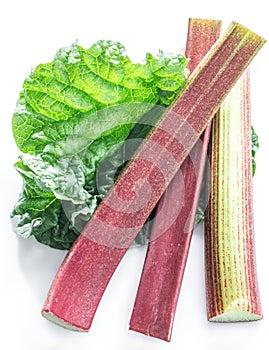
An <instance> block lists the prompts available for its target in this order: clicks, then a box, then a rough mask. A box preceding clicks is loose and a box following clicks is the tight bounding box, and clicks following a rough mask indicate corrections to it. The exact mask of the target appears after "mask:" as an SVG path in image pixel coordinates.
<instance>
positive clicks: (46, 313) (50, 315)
mask: <svg viewBox="0 0 269 350" xmlns="http://www.w3.org/2000/svg"><path fill="white" fill-rule="evenodd" d="M41 313H42V316H43V317H44V318H46V319H47V320H48V321H51V322H53V323H55V324H56V325H57V326H61V327H63V328H66V329H68V330H70V331H75V332H87V331H88V329H82V328H79V327H76V326H75V325H72V324H70V323H68V322H64V321H63V320H62V319H60V318H59V317H57V316H56V315H54V314H53V313H51V312H49V311H45V310H42V312H41Z"/></svg>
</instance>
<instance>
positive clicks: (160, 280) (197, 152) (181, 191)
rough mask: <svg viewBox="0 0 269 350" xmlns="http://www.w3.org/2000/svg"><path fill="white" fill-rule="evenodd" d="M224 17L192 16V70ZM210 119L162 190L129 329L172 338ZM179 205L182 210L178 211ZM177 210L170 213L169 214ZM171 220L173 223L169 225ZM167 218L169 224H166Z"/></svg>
mask: <svg viewBox="0 0 269 350" xmlns="http://www.w3.org/2000/svg"><path fill="white" fill-rule="evenodd" d="M220 30H221V22H220V21H213V20H201V19H190V20H189V28H188V35H187V44H186V52H185V55H186V57H188V58H189V59H190V62H189V66H188V67H189V69H190V71H191V72H192V71H193V70H194V69H195V68H196V66H197V65H198V64H199V63H200V61H201V60H202V58H203V57H204V56H205V55H206V54H207V52H208V51H209V50H210V48H211V47H212V45H213V44H214V43H215V41H216V40H217V39H218V37H219V35H220ZM210 130H211V123H210V124H209V125H208V126H207V128H206V130H205V132H204V133H203V135H202V136H201V139H200V140H198V142H197V143H196V145H195V146H194V148H193V149H192V151H191V153H190V155H189V156H188V157H187V158H186V159H185V161H184V163H183V164H182V166H181V168H180V170H179V172H178V173H177V174H176V176H175V177H174V179H173V180H172V182H171V183H170V185H169V186H168V188H167V190H166V192H165V194H164V195H163V196H162V198H161V200H160V202H159V204H158V208H157V213H156V217H155V220H154V223H153V227H152V232H151V241H150V243H149V246H148V251H147V255H146V260H145V263H144V268H143V272H142V276H141V279H140V284H139V288H138V291H137V295H136V300H135V304H134V309H133V313H132V316H131V320H130V329H131V330H134V331H138V332H141V333H143V334H146V335H149V336H152V337H156V338H160V339H162V340H166V341H170V339H171V332H172V327H173V320H174V316H175V312H176V305H177V301H178V296H179V293H180V288H181V284H182V279H183V275H184V270H185V265H186V261H187V256H188V251H189V246H190V242H191V236H192V231H193V227H194V222H195V215H196V210H197V206H198V201H199V194H200V190H201V184H202V178H203V173H204V167H205V161H206V155H207V146H208V141H209V137H210ZM175 208H178V209H179V211H178V212H177V213H176V215H175ZM171 214H172V215H173V216H174V217H171V219H169V224H166V223H167V222H168V220H167V216H169V215H171ZM170 223H172V225H171V226H170ZM165 224H166V225H165Z"/></svg>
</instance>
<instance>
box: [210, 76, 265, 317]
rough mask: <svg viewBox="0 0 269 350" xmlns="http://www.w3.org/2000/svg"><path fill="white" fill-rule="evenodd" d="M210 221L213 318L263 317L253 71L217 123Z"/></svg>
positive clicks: (230, 97) (228, 100) (239, 85)
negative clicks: (255, 186)
mask: <svg viewBox="0 0 269 350" xmlns="http://www.w3.org/2000/svg"><path fill="white" fill-rule="evenodd" d="M210 158H211V174H210V181H209V191H210V198H209V204H208V209H207V212H206V220H205V265H206V290H207V314H208V319H209V320H210V321H219V322H231V321H252V320H259V319H261V318H262V311H261V305H260V297H259V292H258V284H257V274H256V267H255V252H254V230H253V208H252V166H251V163H252V155H251V124H250V89H249V72H248V71H247V72H246V73H245V74H244V75H243V76H242V78H241V79H240V80H239V82H238V83H237V84H236V85H235V87H234V88H233V89H232V91H231V92H230V94H229V95H228V97H227V98H226V99H225V101H224V102H223V104H222V106H221V108H220V110H219V112H218V113H217V116H216V118H215V119H214V121H213V127H212V140H211V146H210Z"/></svg>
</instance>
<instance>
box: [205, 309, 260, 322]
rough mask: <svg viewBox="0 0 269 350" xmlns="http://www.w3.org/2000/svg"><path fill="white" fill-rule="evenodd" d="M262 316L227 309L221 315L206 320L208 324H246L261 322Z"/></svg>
mask: <svg viewBox="0 0 269 350" xmlns="http://www.w3.org/2000/svg"><path fill="white" fill-rule="evenodd" d="M262 318H263V316H262V315H261V314H258V313H252V312H249V311H245V310H240V308H237V309H233V310H229V308H227V310H226V311H224V312H223V313H222V314H220V315H217V316H214V317H211V318H209V319H208V321H210V322H248V321H258V320H261V319H262Z"/></svg>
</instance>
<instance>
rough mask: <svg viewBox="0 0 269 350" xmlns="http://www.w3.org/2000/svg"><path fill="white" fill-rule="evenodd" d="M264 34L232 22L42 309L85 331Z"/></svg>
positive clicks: (90, 226) (88, 230)
mask: <svg viewBox="0 0 269 350" xmlns="http://www.w3.org/2000/svg"><path fill="white" fill-rule="evenodd" d="M263 44H264V39H262V38H261V37H259V36H258V35H256V34H255V33H253V32H251V31H250V30H248V29H247V28H245V27H243V26H241V25H240V24H238V23H232V24H231V26H230V27H229V28H228V30H227V31H226V33H225V34H224V35H223V37H222V39H221V40H220V41H219V42H218V44H217V45H216V46H214V48H213V49H212V50H211V51H210V53H209V55H207V56H206V58H205V59H204V60H203V61H202V64H201V66H199V67H198V68H197V69H196V70H195V72H194V73H193V74H192V75H191V77H190V78H189V80H188V82H187V83H186V85H185V88H184V89H183V90H182V91H181V92H180V94H179V96H178V97H177V98H176V99H175V101H174V102H173V103H172V105H171V106H170V107H169V108H168V109H167V111H166V112H165V113H164V114H163V115H162V116H161V118H160V121H159V122H158V124H157V125H156V127H155V128H154V129H153V131H152V132H151V133H150V135H149V136H148V137H147V138H146V140H145V141H144V142H143V143H142V145H141V146H140V148H139V149H138V151H137V153H136V154H135V156H134V158H133V159H132V160H131V161H130V162H129V163H128V165H127V166H126V168H125V169H124V170H123V171H122V173H121V175H120V176H119V178H118V180H117V181H116V183H115V184H114V186H113V187H112V188H111V190H110V191H109V193H108V194H107V196H106V197H105V198H104V200H103V202H102V203H101V204H100V205H99V207H98V208H97V210H96V211H95V213H94V215H93V216H92V218H91V219H90V221H89V222H88V223H87V225H86V227H85V229H84V230H83V231H82V232H81V235H80V236H79V238H78V239H77V240H76V242H75V243H74V245H73V246H72V248H71V250H70V251H69V253H68V254H67V256H66V258H65V260H64V262H63V264H62V265H61V267H60V269H59V271H58V274H57V275H56V277H55V279H54V282H53V284H52V286H51V288H50V291H49V294H48V297H47V300H46V302H45V305H44V307H43V310H42V313H43V315H44V316H45V317H47V318H48V319H50V320H51V321H54V322H56V323H58V324H59V325H61V326H64V327H67V328H70V329H74V330H82V331H83V330H84V331H86V330H89V328H90V326H91V323H92V320H93V317H94V314H95V312H96V309H97V306H98V304H99V302H100V299H101V297H102V295H103V293H104V291H105V288H106V286H107V284H108V282H109V280H110V278H111V277H112V275H113V273H114V271H115V269H116V267H117V266H118V264H119V263H120V261H121V259H122V258H123V256H124V254H125V253H126V251H127V249H128V247H129V246H130V245H131V243H132V241H133V239H134V238H135V237H136V235H137V233H138V232H139V230H140V229H141V227H142V225H143V224H144V222H145V221H146V219H147V217H148V216H149V215H150V213H151V211H152V210H153V208H154V207H155V205H156V204H157V202H158V201H159V199H160V198H161V196H162V194H163V193H164V191H165V189H166V188H167V186H168V184H169V182H170V181H171V180H172V178H173V177H174V175H175V174H176V172H177V171H178V169H179V168H180V166H181V165H182V163H183V161H184V160H185V158H186V157H187V155H188V153H189V152H190V150H191V149H192V148H193V146H194V145H195V143H196V142H197V140H198V138H199V136H200V135H201V134H202V132H203V131H204V130H205V128H206V126H207V125H208V124H209V123H210V121H211V119H212V117H213V115H214V114H215V113H216V111H217V109H218V108H219V106H220V104H221V102H222V101H223V99H224V98H225V97H226V95H227V93H228V92H229V91H230V90H231V88H232V87H233V86H234V84H235V82H236V81H237V80H238V78H239V77H240V76H241V74H242V73H243V71H244V70H245V69H246V67H247V66H248V65H249V63H250V61H251V60H252V59H253V57H254V56H255V55H256V53H257V52H258V51H259V49H260V48H261V46H262V45H263Z"/></svg>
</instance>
